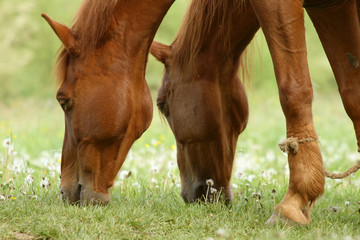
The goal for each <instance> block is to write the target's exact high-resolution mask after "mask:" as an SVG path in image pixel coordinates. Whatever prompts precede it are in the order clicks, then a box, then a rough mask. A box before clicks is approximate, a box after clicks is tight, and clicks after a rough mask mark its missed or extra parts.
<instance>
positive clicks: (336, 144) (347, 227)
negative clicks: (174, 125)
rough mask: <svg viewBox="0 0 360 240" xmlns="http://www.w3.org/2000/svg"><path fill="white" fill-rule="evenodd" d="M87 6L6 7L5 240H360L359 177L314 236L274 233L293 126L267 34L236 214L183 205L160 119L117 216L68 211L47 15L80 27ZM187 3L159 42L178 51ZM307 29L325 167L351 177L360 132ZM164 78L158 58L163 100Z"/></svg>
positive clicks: (317, 217)
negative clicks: (174, 44)
mask: <svg viewBox="0 0 360 240" xmlns="http://www.w3.org/2000/svg"><path fill="white" fill-rule="evenodd" d="M80 2H81V1H80V0H73V1H47V0H33V1H21V0H12V1H5V0H0V56H1V57H0V239H204V240H205V239H208V240H209V239H360V228H359V226H360V174H359V173H357V174H355V175H353V176H351V177H349V178H347V179H345V180H341V181H335V180H327V181H326V190H325V194H324V196H323V197H322V198H320V199H319V201H318V202H317V204H316V205H315V209H314V210H313V211H312V219H313V221H312V223H311V224H309V225H308V226H305V227H299V226H288V225H286V224H281V223H280V224H277V225H274V226H266V225H264V222H265V221H266V220H267V218H268V217H270V216H271V214H272V211H273V208H274V205H275V204H277V203H278V202H279V201H280V200H281V199H282V196H283V195H284V193H285V192H286V189H287V184H288V168H287V157H286V155H284V154H283V153H282V152H281V151H280V150H279V149H278V146H277V144H278V142H280V141H281V140H283V139H284V138H285V121H284V117H283V114H282V111H281V108H280V104H279V101H278V95H277V88H276V83H275V79H274V73H273V69H272V63H271V59H270V56H269V53H268V51H267V47H266V42H265V40H264V37H263V35H262V33H261V32H259V33H258V34H257V37H256V39H255V40H254V43H253V44H252V45H251V46H250V48H249V54H248V55H249V58H251V59H252V60H251V61H250V62H252V64H251V65H252V66H251V72H252V74H251V76H252V79H251V83H249V84H248V86H247V89H248V91H247V92H248V97H249V103H250V119H249V124H248V127H247V129H246V130H245V132H244V133H243V134H242V135H241V136H240V138H239V141H238V146H237V150H236V159H235V166H234V172H233V178H232V184H233V188H234V195H235V196H234V198H235V199H234V202H233V203H232V204H231V205H230V206H225V205H223V204H222V203H220V202H217V203H214V204H191V205H185V204H184V203H183V201H182V199H181V197H180V195H179V193H180V178H179V171H178V169H177V165H176V146H175V141H174V137H173V135H172V133H171V131H170V128H169V127H168V126H167V124H166V123H165V122H163V121H162V120H161V119H160V118H159V114H157V111H154V119H153V122H152V124H151V126H150V128H149V129H148V130H147V131H146V132H145V133H144V134H143V136H142V137H141V138H140V139H139V140H138V141H136V142H135V144H134V145H133V147H132V149H131V151H130V153H129V154H128V156H127V160H126V161H125V164H124V165H123V167H122V169H121V170H120V173H119V174H118V177H117V179H116V182H115V185H114V187H113V188H112V191H111V197H112V201H111V203H110V204H109V205H108V206H105V207H99V206H90V207H77V206H71V205H68V204H67V203H64V202H62V201H61V199H60V196H59V183H60V179H59V176H60V158H61V147H62V140H63V132H64V117H63V113H62V110H61V108H60V107H59V106H58V104H57V102H56V101H55V92H56V87H55V79H54V75H53V73H52V69H53V65H54V63H55V56H56V51H57V49H58V47H59V44H60V42H59V41H58V40H57V38H56V36H55V34H54V33H53V32H52V30H51V29H50V27H49V26H48V25H47V24H46V22H45V21H44V20H43V19H42V18H41V17H40V14H41V13H42V12H45V13H47V14H49V16H51V17H53V18H54V19H56V20H59V21H61V22H63V23H66V24H67V25H70V24H71V20H72V18H73V16H74V14H75V12H76V9H77V8H78V6H79V4H80ZM188 2H189V1H188V0H176V1H175V3H174V5H173V7H172V8H171V10H170V11H169V13H168V15H167V16H166V18H165V19H164V21H163V23H162V25H161V27H160V29H159V31H158V33H157V35H156V37H155V39H156V40H157V41H161V42H163V43H166V44H170V43H171V41H172V39H173V38H174V36H175V35H176V32H177V30H178V28H179V26H180V23H181V19H182V16H183V13H184V11H185V9H186V6H187V3H188ZM306 26H307V42H308V50H309V54H308V55H309V66H310V71H311V76H312V79H313V87H314V92H315V93H314V95H315V98H314V105H313V106H314V107H313V109H314V121H315V125H316V128H317V131H318V135H319V138H320V142H321V145H320V147H321V150H322V153H323V159H324V164H325V166H326V167H327V168H329V169H330V170H333V171H343V170H345V169H347V168H348V167H350V166H351V165H352V164H353V163H354V162H355V161H356V160H357V159H360V154H358V153H357V145H356V139H355V134H354V131H353V126H352V123H351V121H350V120H349V119H348V117H347V116H346V113H345V111H344V109H343V107H342V104H341V100H340V97H339V95H338V93H337V87H336V84H335V80H334V79H333V75H332V73H331V70H330V67H329V64H328V62H327V60H326V57H325V56H324V53H323V50H322V47H321V44H320V43H319V40H318V38H317V36H316V34H315V32H314V30H313V27H312V25H311V23H310V21H309V20H308V19H306ZM162 71H163V70H162V66H161V64H160V63H158V62H156V61H155V60H154V58H153V57H150V58H149V63H148V69H147V74H146V78H147V81H148V84H149V86H150V88H151V91H152V93H153V99H154V100H155V98H156V92H157V89H158V88H159V85H160V81H161V75H162ZM154 107H155V106H154ZM130 171H131V176H130V177H127V176H128V175H129V172H130Z"/></svg>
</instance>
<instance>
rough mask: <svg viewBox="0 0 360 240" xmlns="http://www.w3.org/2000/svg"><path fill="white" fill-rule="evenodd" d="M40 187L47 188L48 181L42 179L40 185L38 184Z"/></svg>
mask: <svg viewBox="0 0 360 240" xmlns="http://www.w3.org/2000/svg"><path fill="white" fill-rule="evenodd" d="M40 187H42V188H48V187H50V183H49V181H48V180H47V178H45V177H43V179H42V181H41V183H40Z"/></svg>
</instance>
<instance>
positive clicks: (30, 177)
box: [25, 174, 34, 185]
mask: <svg viewBox="0 0 360 240" xmlns="http://www.w3.org/2000/svg"><path fill="white" fill-rule="evenodd" d="M33 182H34V178H33V177H32V176H31V175H30V174H29V175H27V176H26V178H25V184H29V185H31V184H32V183H33Z"/></svg>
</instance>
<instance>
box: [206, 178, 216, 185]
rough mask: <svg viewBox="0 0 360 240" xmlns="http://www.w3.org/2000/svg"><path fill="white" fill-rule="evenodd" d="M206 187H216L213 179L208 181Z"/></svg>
mask: <svg viewBox="0 0 360 240" xmlns="http://www.w3.org/2000/svg"><path fill="white" fill-rule="evenodd" d="M206 185H208V186H211V187H212V186H214V181H213V180H212V179H208V180H206Z"/></svg>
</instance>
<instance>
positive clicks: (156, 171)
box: [151, 166, 159, 174]
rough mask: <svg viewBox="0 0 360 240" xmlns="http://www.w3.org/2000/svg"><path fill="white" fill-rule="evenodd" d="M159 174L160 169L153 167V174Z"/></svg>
mask: <svg viewBox="0 0 360 240" xmlns="http://www.w3.org/2000/svg"><path fill="white" fill-rule="evenodd" d="M158 172H159V168H158V167H155V166H154V167H152V169H151V173H152V174H157V173H158Z"/></svg>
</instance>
